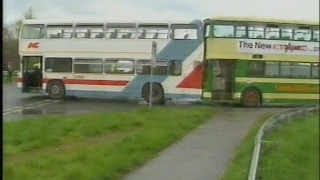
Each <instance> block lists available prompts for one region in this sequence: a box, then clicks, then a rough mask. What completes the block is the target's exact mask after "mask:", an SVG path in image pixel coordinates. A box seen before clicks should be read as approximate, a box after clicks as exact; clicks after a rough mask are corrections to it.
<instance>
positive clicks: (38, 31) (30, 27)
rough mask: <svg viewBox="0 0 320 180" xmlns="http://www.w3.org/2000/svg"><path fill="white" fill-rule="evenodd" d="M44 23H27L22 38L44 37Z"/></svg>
mask: <svg viewBox="0 0 320 180" xmlns="http://www.w3.org/2000/svg"><path fill="white" fill-rule="evenodd" d="M43 29H44V25H43V24H27V25H23V26H22V30H21V39H42V38H43Z"/></svg>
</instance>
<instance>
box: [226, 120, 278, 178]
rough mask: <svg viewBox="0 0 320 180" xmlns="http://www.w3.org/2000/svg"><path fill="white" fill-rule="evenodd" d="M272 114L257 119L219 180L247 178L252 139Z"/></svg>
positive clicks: (252, 144)
mask: <svg viewBox="0 0 320 180" xmlns="http://www.w3.org/2000/svg"><path fill="white" fill-rule="evenodd" d="M272 115H273V114H263V115H261V116H260V117H258V119H257V121H256V123H255V124H254V125H253V128H252V129H251V130H250V132H249V133H248V135H247V136H246V138H245V139H244V140H243V142H242V143H241V145H240V146H239V147H238V148H237V152H236V155H235V156H234V157H233V159H232V161H231V163H230V164H229V165H228V167H227V169H226V171H225V173H224V175H223V177H222V178H221V180H245V179H247V177H248V170H249V167H250V161H251V155H252V152H253V146H254V139H255V137H256V134H257V132H258V131H259V128H260V127H261V125H262V124H263V123H264V122H265V121H266V120H267V119H268V118H270V117H271V116H272Z"/></svg>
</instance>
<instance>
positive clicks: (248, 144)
mask: <svg viewBox="0 0 320 180" xmlns="http://www.w3.org/2000/svg"><path fill="white" fill-rule="evenodd" d="M269 117H271V114H269V115H267V114H265V115H263V116H261V117H260V118H259V120H258V121H257V123H256V124H255V126H254V127H253V128H252V130H251V131H250V132H249V134H248V135H247V137H246V138H245V140H244V141H243V142H242V144H241V145H240V146H239V148H238V150H237V154H236V155H235V157H234V158H233V160H232V162H231V163H230V164H229V166H228V168H227V170H226V172H225V174H224V176H223V178H222V180H245V179H247V178H248V171H249V168H250V161H251V156H252V152H253V147H254V138H255V136H256V133H257V132H258V130H259V128H260V126H261V125H262V124H263V123H264V122H265V121H266V120H267V119H268V118H269ZM308 118H310V117H308ZM318 128H319V115H317V116H313V117H311V119H309V120H307V121H299V120H298V121H293V122H292V123H290V124H289V125H287V126H284V127H282V128H281V131H278V132H274V134H272V135H271V136H269V137H268V139H267V140H268V141H275V142H277V143H280V147H281V148H280V149H279V148H276V147H275V146H266V148H265V149H264V150H265V151H264V154H263V156H261V157H262V162H261V166H260V167H262V168H261V169H260V170H259V174H261V178H260V179H261V180H284V179H285V180H286V179H290V180H301V179H303V180H309V179H310V180H314V179H319V129H318ZM293 140H294V141H293Z"/></svg>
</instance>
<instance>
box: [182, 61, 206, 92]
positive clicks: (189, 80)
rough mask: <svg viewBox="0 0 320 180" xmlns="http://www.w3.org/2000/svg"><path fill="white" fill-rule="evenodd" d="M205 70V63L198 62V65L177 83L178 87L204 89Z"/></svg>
mask: <svg viewBox="0 0 320 180" xmlns="http://www.w3.org/2000/svg"><path fill="white" fill-rule="evenodd" d="M203 71H204V64H203V63H200V64H198V66H197V67H196V68H194V69H193V71H192V72H191V73H190V74H189V75H188V76H187V77H185V78H184V79H183V80H182V81H181V82H180V83H179V84H178V85H177V88H189V89H202V79H203V77H202V76H203Z"/></svg>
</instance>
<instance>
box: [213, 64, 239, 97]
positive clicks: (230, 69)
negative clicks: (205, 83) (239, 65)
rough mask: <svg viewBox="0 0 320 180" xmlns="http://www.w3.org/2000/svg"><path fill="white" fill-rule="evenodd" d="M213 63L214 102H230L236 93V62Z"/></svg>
mask: <svg viewBox="0 0 320 180" xmlns="http://www.w3.org/2000/svg"><path fill="white" fill-rule="evenodd" d="M211 62H212V66H211V67H212V83H211V85H212V94H211V98H212V100H216V101H230V100H232V93H233V92H234V89H233V88H234V86H233V85H234V81H235V78H234V74H235V62H236V61H234V60H214V61H211Z"/></svg>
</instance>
